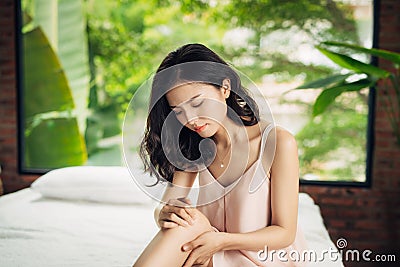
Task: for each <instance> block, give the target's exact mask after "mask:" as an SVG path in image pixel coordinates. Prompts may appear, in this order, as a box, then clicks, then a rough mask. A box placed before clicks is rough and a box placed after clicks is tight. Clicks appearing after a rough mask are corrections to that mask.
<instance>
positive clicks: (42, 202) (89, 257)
mask: <svg viewBox="0 0 400 267" xmlns="http://www.w3.org/2000/svg"><path fill="white" fill-rule="evenodd" d="M299 200H300V202H299V222H300V224H301V226H302V228H303V230H304V232H305V235H306V239H307V241H308V244H309V249H313V250H315V251H316V253H317V255H321V253H322V251H323V250H327V249H329V247H331V248H333V249H335V245H334V243H333V242H332V241H331V239H330V238H329V235H328V232H327V230H326V228H325V227H324V224H323V221H322V217H321V215H320V211H319V207H318V206H317V205H315V204H314V202H313V200H312V199H311V198H310V197H309V196H308V195H307V194H304V193H301V194H300V196H299ZM155 205H156V203H155V202H153V203H150V204H146V205H134V204H130V205H121V204H105V203H90V202H83V201H80V202H79V201H66V200H57V199H49V198H43V197H42V196H41V195H40V194H39V193H37V192H35V191H33V190H32V189H30V188H26V189H23V190H20V191H17V192H14V193H12V194H8V195H5V196H2V197H0V266H6V267H14V266H24V267H25V266H30V267H31V266H32V267H35V266H38V267H39V266H40V267H46V266H84V267H90V266H96V267H100V266H107V267H110V266H132V263H133V262H134V261H135V259H136V258H137V257H138V256H139V254H140V252H141V251H142V250H143V249H144V247H145V246H146V244H147V243H148V242H149V241H150V240H151V238H152V237H153V236H154V235H155V234H156V232H157V231H158V228H157V227H156V225H155V223H154V221H153V209H154V207H155ZM312 265H313V266H343V265H342V263H341V262H338V261H336V262H331V261H329V259H327V260H326V261H324V262H323V263H321V262H317V263H315V264H314V263H313V264H312Z"/></svg>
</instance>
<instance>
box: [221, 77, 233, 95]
mask: <svg viewBox="0 0 400 267" xmlns="http://www.w3.org/2000/svg"><path fill="white" fill-rule="evenodd" d="M222 93H223V94H224V97H225V99H226V98H228V97H229V95H230V93H231V80H229V79H224V80H223V81H222Z"/></svg>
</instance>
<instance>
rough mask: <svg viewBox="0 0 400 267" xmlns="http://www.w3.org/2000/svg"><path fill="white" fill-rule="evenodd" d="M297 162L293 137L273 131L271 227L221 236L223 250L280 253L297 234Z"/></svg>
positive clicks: (282, 132) (295, 144)
mask: <svg viewBox="0 0 400 267" xmlns="http://www.w3.org/2000/svg"><path fill="white" fill-rule="evenodd" d="M298 192H299V160H298V151H297V143H296V140H295V138H294V136H293V135H292V134H291V133H289V132H288V131H286V130H285V129H282V128H281V129H279V128H277V130H276V151H275V157H274V160H273V164H272V166H271V192H270V193H271V209H272V218H271V225H270V226H267V227H265V228H263V229H260V230H257V231H254V232H249V233H232V234H229V233H224V234H225V238H224V243H223V244H222V247H223V249H225V250H236V249H243V250H256V251H258V250H261V249H264V248H265V246H267V247H268V249H281V248H284V247H287V246H289V245H290V244H292V243H293V242H294V239H295V237H296V230H297V214H298Z"/></svg>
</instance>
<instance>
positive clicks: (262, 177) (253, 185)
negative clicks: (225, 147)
mask: <svg viewBox="0 0 400 267" xmlns="http://www.w3.org/2000/svg"><path fill="white" fill-rule="evenodd" d="M274 127H275V125H274V124H273V123H270V124H269V125H268V126H267V127H265V130H264V131H263V134H262V137H261V145H260V152H259V154H258V159H257V165H258V166H257V168H256V172H258V174H255V175H253V177H252V178H251V181H250V183H249V188H248V191H249V193H250V194H252V193H254V192H255V191H257V190H258V189H259V188H260V186H261V185H262V184H263V183H264V182H265V181H266V180H269V177H268V175H267V174H266V173H265V171H264V167H263V166H262V161H261V159H262V156H263V154H264V153H263V152H264V149H265V144H266V143H267V140H268V136H269V133H270V132H271V130H272V129H273V128H274ZM271 164H272V159H271Z"/></svg>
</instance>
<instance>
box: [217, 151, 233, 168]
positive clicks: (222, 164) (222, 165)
mask: <svg viewBox="0 0 400 267" xmlns="http://www.w3.org/2000/svg"><path fill="white" fill-rule="evenodd" d="M230 150H231V146H229V150H228V152H227V153H226V154H225V157H224V158H223V159H222V160H221V158H220V157H219V156H218V153H216V154H215V155H216V156H217V157H218V159H219V161H221V164H220V165H219V166H220V167H221V168H223V167H224V166H225V165H224V160H225V158H226V156H228V154H229V152H230Z"/></svg>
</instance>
